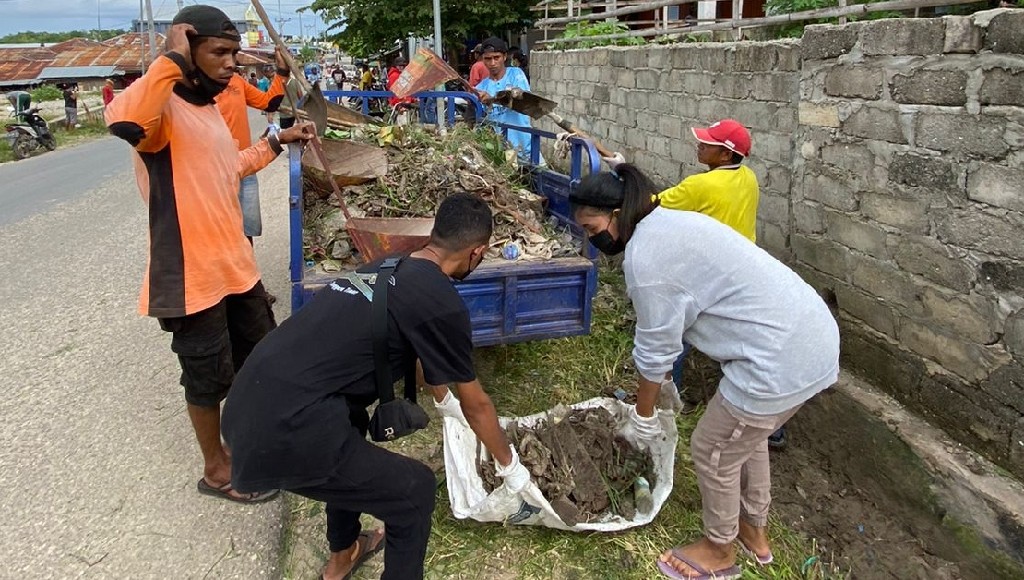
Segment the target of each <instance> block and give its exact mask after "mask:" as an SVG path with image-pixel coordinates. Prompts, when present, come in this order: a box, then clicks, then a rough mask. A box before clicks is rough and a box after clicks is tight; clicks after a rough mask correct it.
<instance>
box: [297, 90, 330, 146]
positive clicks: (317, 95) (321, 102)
mask: <svg viewBox="0 0 1024 580" xmlns="http://www.w3.org/2000/svg"><path fill="white" fill-rule="evenodd" d="M299 108H300V109H302V110H303V111H305V112H306V115H307V117H308V118H309V120H310V121H313V123H315V124H316V132H317V134H318V135H320V136H321V137H323V136H324V132H325V131H327V99H325V98H324V93H323V92H322V91H321V90H320V86H319V85H313V87H312V88H311V89H310V91H309V93H307V94H306V96H305V97H304V98H303V99H302V104H301V105H299Z"/></svg>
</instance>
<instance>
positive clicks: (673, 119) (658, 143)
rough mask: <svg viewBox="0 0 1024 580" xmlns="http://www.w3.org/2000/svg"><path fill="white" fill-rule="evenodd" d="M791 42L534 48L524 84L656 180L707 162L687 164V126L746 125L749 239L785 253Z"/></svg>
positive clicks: (666, 180)
mask: <svg viewBox="0 0 1024 580" xmlns="http://www.w3.org/2000/svg"><path fill="white" fill-rule="evenodd" d="M799 48H800V47H799V43H798V42H794V41H779V42H739V43H713V44H711V43H700V44H677V45H669V46H649V47H648V46H644V47H603V48H597V49H588V50H569V51H557V52H539V51H538V52H534V53H533V55H532V56H533V58H532V60H531V63H530V71H531V76H532V79H531V81H532V88H533V89H534V90H535V91H536V92H537V93H539V94H542V95H544V96H546V97H548V98H551V99H553V100H555V101H557V102H558V104H559V106H558V109H556V112H558V113H559V114H561V115H562V116H563V117H565V118H567V119H569V120H571V121H573V122H574V123H576V124H577V125H578V126H579V127H580V128H581V129H583V130H584V131H586V132H588V133H590V134H592V135H593V136H594V137H595V138H597V139H599V140H600V141H601V142H602V143H603V144H605V145H606V146H607V147H608V148H609V149H613V150H615V151H621V152H622V153H623V154H625V156H626V158H627V159H628V160H629V161H630V162H631V163H635V164H636V165H637V166H639V167H640V168H641V169H643V170H644V171H646V172H647V173H648V175H650V176H651V177H652V178H653V179H654V180H655V182H656V183H658V184H659V185H663V186H666V187H667V186H669V185H674V184H676V183H678V182H679V181H681V180H682V179H683V178H684V177H686V176H687V175H690V174H692V173H697V172H699V171H703V170H706V169H707V168H706V167H703V166H699V165H697V150H696V145H697V142H696V141H695V140H694V139H693V136H692V135H691V133H690V127H694V126H702V127H703V126H707V124H708V123H711V122H714V121H716V120H719V119H723V118H729V117H731V118H734V119H737V120H739V121H740V122H742V123H744V124H745V125H747V126H749V127H750V128H751V131H752V134H753V150H752V153H751V156H750V160H749V165H750V167H751V168H752V169H753V170H754V172H755V173H756V174H757V177H758V181H759V183H760V185H761V200H760V207H759V218H760V219H759V222H758V227H757V236H758V241H759V243H760V244H761V245H762V246H764V247H766V248H768V249H769V250H770V251H772V252H773V253H775V254H776V255H779V256H785V255H787V254H788V252H789V249H788V245H789V242H788V240H789V233H790V221H791V216H790V204H789V201H788V200H789V195H790V188H791V177H790V176H791V166H792V163H793V158H794V156H795V155H796V149H795V147H794V141H793V133H794V132H795V131H796V120H797V114H796V100H797V96H798V85H799V82H800V72H799V67H800V58H799ZM537 126H540V127H542V128H545V129H548V130H552V131H557V130H559V129H557V128H556V127H555V126H554V124H553V123H549V122H543V121H542V122H539V123H538V124H537Z"/></svg>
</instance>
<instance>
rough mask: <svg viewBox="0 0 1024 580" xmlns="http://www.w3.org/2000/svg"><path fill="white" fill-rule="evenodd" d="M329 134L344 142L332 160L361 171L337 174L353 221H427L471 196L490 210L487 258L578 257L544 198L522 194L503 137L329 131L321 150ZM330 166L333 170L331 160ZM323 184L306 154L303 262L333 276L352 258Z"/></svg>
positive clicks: (412, 130)
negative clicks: (453, 200)
mask: <svg viewBox="0 0 1024 580" xmlns="http://www.w3.org/2000/svg"><path fill="white" fill-rule="evenodd" d="M332 137H333V138H335V139H345V140H348V143H349V145H350V149H348V150H346V152H345V153H344V154H343V155H344V156H345V157H344V158H342V157H340V156H339V158H338V159H339V161H338V163H339V164H345V163H346V160H348V161H349V165H353V166H356V165H358V166H359V167H358V168H356V169H353V170H358V171H359V172H361V175H360V176H356V177H352V176H346V177H338V173H337V172H336V173H335V180H336V182H337V183H338V184H339V185H340V186H341V193H342V196H343V200H344V202H345V204H346V205H347V206H348V209H349V211H350V213H351V215H352V216H353V217H432V216H433V215H434V212H435V210H436V208H437V206H438V205H439V204H440V202H441V200H442V199H444V198H445V197H447V196H449V195H452V194H454V193H458V192H469V193H473V194H475V195H478V196H480V197H481V198H483V199H485V200H486V201H487V202H488V203H489V204H490V206H491V210H492V211H493V212H494V216H495V229H494V234H493V236H492V238H491V250H490V251H489V252H488V255H487V256H486V257H487V258H489V259H519V260H546V259H549V258H553V257H556V258H557V257H567V256H578V255H580V252H581V249H582V248H581V245H580V240H579V239H578V238H573V236H572V235H571V234H570V232H569V231H568V229H567V228H565V227H564V226H561V227H560V226H559V224H558V223H557V221H556V220H554V219H553V218H550V219H549V218H547V217H546V216H545V212H544V202H545V199H544V198H543V196H540V195H537V194H535V193H533V192H531V191H530V190H529V189H527V185H528V182H527V179H528V176H525V175H524V174H523V172H522V170H521V169H520V168H518V167H516V165H515V155H514V153H512V154H511V155H508V154H507V152H506V150H505V147H504V145H503V143H502V140H501V138H500V137H499V136H498V135H497V134H495V133H494V132H493V131H491V130H488V129H480V130H472V129H469V128H456V129H454V130H451V131H449V132H448V134H447V135H446V136H440V135H437V134H436V133H434V132H433V131H431V130H430V128H426V127H421V126H401V127H383V128H373V129H353V130H352V131H345V132H339V131H329V132H328V140H325V142H324V144H325V148H328V149H329V148H330V147H331V145H332V143H331V141H330V139H331V138H332ZM335 145H337V143H335ZM357 146H358V149H357V150H356V151H355V153H352V152H351V151H352V150H353V149H356V147H357ZM374 148H378V150H377V151H374V150H373V149H374ZM381 151H383V152H384V155H382V154H381ZM307 155H308V152H307ZM353 155H362V157H363V158H364V159H365V161H363V160H360V161H353V160H352V156H353ZM385 155H386V157H385ZM328 157H330V153H329V151H328ZM374 157H377V158H379V159H377V160H376V161H375V160H374V159H373V158H374ZM385 161H386V163H385ZM329 163H330V164H331V166H332V170H335V171H336V167H335V164H336V163H335V161H334V160H330V161H329ZM314 165H315V166H314ZM374 165H376V167H373V166H374ZM326 179H327V177H326V176H325V174H324V173H323V172H322V171H320V170H319V163H312V162H308V158H307V157H306V156H304V157H303V192H304V205H305V209H304V218H303V223H304V224H305V229H304V231H303V238H304V239H303V241H304V251H305V259H306V260H307V261H315V262H317V263H319V264H320V266H321V267H322V268H323V269H324V270H327V271H335V270H339V269H342V268H346V267H349V266H351V265H353V264H355V263H356V262H358V260H357V257H353V255H352V254H353V251H354V250H355V248H353V244H352V242H351V239H350V238H349V235H348V233H347V232H346V231H345V224H346V220H345V216H344V214H343V212H342V211H341V209H340V207H341V203H340V202H339V200H338V199H337V196H336V195H335V194H334V193H332V188H331V185H330V182H329V181H326ZM503 250H504V258H502V255H503Z"/></svg>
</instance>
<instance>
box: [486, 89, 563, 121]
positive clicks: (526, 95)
mask: <svg viewBox="0 0 1024 580" xmlns="http://www.w3.org/2000/svg"><path fill="white" fill-rule="evenodd" d="M494 101H495V102H496V103H498V104H500V105H504V106H506V107H508V108H509V109H512V110H513V111H515V112H517V113H522V114H524V115H526V116H528V117H530V118H531V119H542V118H544V115H547V114H548V113H550V112H551V111H554V110H555V107H557V106H558V103H556V102H554V101H552V100H550V99H545V98H544V97H542V96H540V95H536V94H534V93H531V92H528V91H523V90H519V89H512V90H509V91H498V93H497V94H496V95H495V96H494Z"/></svg>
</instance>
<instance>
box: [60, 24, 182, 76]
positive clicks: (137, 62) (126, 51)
mask: <svg viewBox="0 0 1024 580" xmlns="http://www.w3.org/2000/svg"><path fill="white" fill-rule="evenodd" d="M146 36H147V38H142V35H139V34H137V33H133V32H132V33H128V34H122V35H121V36H117V37H115V38H112V39H110V40H108V41H106V42H91V41H86V42H85V43H80V44H78V45H77V46H76V47H74V48H71V49H69V50H64V51H61V52H60V53H59V54H58V55H57V56H55V57H54V58H53V61H52V62H51V64H50V66H55V67H82V66H107V67H115V68H117V69H119V70H121V71H125V72H140V71H141V70H142V53H143V43H144V42H145V44H146V47H147V49H148V45H149V39H148V35H146ZM156 36H157V46H160V47H162V46H163V43H164V37H163V35H161V34H158V35H156ZM158 52H162V50H161V51H158Z"/></svg>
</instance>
